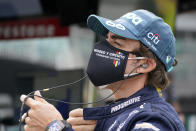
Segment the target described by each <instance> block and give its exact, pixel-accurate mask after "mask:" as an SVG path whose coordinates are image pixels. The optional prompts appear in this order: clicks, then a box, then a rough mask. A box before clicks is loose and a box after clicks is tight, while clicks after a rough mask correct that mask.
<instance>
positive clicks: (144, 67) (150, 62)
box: [137, 58, 157, 73]
mask: <svg viewBox="0 0 196 131" xmlns="http://www.w3.org/2000/svg"><path fill="white" fill-rule="evenodd" d="M140 65H141V67H140V68H138V69H137V73H148V72H151V71H153V70H154V69H155V68H156V66H157V64H156V62H155V60H154V59H151V58H148V59H146V60H145V62H140Z"/></svg>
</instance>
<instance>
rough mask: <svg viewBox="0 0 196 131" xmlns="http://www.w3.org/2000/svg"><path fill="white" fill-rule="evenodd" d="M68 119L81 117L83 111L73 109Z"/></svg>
mask: <svg viewBox="0 0 196 131" xmlns="http://www.w3.org/2000/svg"><path fill="white" fill-rule="evenodd" d="M69 117H83V109H81V108H78V109H74V110H72V111H71V112H70V113H69Z"/></svg>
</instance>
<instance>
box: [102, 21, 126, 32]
mask: <svg viewBox="0 0 196 131" xmlns="http://www.w3.org/2000/svg"><path fill="white" fill-rule="evenodd" d="M106 24H107V25H109V26H111V27H115V28H117V29H120V30H125V27H124V26H123V25H121V24H115V23H114V22H112V21H110V20H108V21H106Z"/></svg>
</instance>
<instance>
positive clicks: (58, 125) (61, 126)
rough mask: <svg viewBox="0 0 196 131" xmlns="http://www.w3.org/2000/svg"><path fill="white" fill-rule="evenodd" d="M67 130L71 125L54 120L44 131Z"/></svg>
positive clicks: (63, 121)
mask: <svg viewBox="0 0 196 131" xmlns="http://www.w3.org/2000/svg"><path fill="white" fill-rule="evenodd" d="M67 128H71V124H69V123H68V122H67V121H65V120H54V121H52V122H51V123H50V124H49V125H48V126H47V128H46V131H62V130H63V131H66V129H67Z"/></svg>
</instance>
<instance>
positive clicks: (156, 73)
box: [139, 44, 170, 90]
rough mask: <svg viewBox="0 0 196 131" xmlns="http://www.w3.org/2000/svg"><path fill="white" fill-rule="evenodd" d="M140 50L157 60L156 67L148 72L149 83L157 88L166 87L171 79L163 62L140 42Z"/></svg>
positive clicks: (142, 53)
mask: <svg viewBox="0 0 196 131" xmlns="http://www.w3.org/2000/svg"><path fill="white" fill-rule="evenodd" d="M140 45H141V46H140V49H139V52H140V53H141V55H142V56H144V57H148V58H152V59H154V60H155V62H156V68H155V69H154V70H153V71H151V72H149V73H148V79H147V85H149V86H153V87H155V88H160V89H161V90H162V89H165V88H166V87H167V86H168V85H169V83H170V81H169V78H168V74H167V72H166V70H165V66H164V65H163V63H162V62H161V61H160V60H159V59H158V58H157V57H156V55H155V54H154V53H153V52H151V51H150V50H149V49H148V48H147V47H146V46H144V45H143V44H140Z"/></svg>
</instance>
